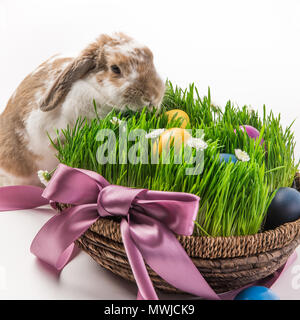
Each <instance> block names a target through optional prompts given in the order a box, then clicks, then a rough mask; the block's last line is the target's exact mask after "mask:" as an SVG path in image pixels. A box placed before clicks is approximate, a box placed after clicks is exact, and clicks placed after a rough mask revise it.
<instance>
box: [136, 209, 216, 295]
mask: <svg viewBox="0 0 300 320" xmlns="http://www.w3.org/2000/svg"><path fill="white" fill-rule="evenodd" d="M130 236H131V239H132V241H133V242H134V244H135V246H136V247H137V248H138V250H139V252H140V253H141V255H142V256H143V258H144V259H145V261H146V262H147V264H148V265H149V266H150V267H151V268H152V269H153V270H154V271H155V272H156V273H157V274H158V275H159V276H160V277H161V278H163V279H164V280H165V281H166V282H167V283H169V284H171V285H173V286H174V287H175V288H177V289H179V290H182V291H184V292H187V293H190V294H194V295H196V296H199V297H202V298H205V299H213V300H220V297H219V296H218V295H217V294H216V293H215V291H214V290H213V289H212V288H211V287H210V285H209V284H208V283H207V282H206V280H205V279H204V278H203V276H202V275H201V273H200V272H199V270H198V269H197V268H196V266H195V265H194V264H193V262H192V260H191V259H190V257H189V256H188V255H187V253H186V252H185V250H184V249H183V247H182V246H181V244H180V243H179V242H178V240H177V239H176V237H175V235H174V234H173V232H172V231H170V230H169V229H168V228H167V227H166V226H165V225H164V224H162V223H161V222H159V221H158V220H156V219H153V218H151V217H148V216H146V215H141V214H133V213H132V215H131V219H130ZM141 294H142V296H144V294H143V292H141Z"/></svg>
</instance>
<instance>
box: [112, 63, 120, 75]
mask: <svg viewBox="0 0 300 320" xmlns="http://www.w3.org/2000/svg"><path fill="white" fill-rule="evenodd" d="M110 69H111V71H112V72H113V73H115V74H121V70H120V68H119V67H118V66H117V65H115V64H114V65H112V66H111V67H110Z"/></svg>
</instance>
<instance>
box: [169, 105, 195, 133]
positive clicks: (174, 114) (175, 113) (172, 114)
mask: <svg viewBox="0 0 300 320" xmlns="http://www.w3.org/2000/svg"><path fill="white" fill-rule="evenodd" d="M165 114H166V116H167V117H168V123H170V122H171V121H172V120H173V121H174V120H177V119H180V118H181V120H182V122H181V125H180V128H183V129H184V128H186V126H187V124H188V123H189V122H190V118H189V116H188V115H187V113H186V112H184V111H183V110H180V109H173V110H170V111H168V112H166V113H165Z"/></svg>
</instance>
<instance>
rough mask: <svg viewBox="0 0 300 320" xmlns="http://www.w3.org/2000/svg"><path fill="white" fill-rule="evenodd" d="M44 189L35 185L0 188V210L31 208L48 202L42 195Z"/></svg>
mask: <svg viewBox="0 0 300 320" xmlns="http://www.w3.org/2000/svg"><path fill="white" fill-rule="evenodd" d="M43 191H44V189H42V188H40V187H35V186H8V187H1V188H0V211H13V210H26V209H33V208H37V207H40V206H43V205H46V204H48V203H49V200H47V199H45V198H43V197H42V193H43Z"/></svg>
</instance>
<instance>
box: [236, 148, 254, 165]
mask: <svg viewBox="0 0 300 320" xmlns="http://www.w3.org/2000/svg"><path fill="white" fill-rule="evenodd" d="M234 152H235V155H236V157H237V159H238V160H240V161H243V162H247V161H249V160H250V157H249V155H248V153H247V152H245V151H242V150H241V149H235V150H234Z"/></svg>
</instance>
